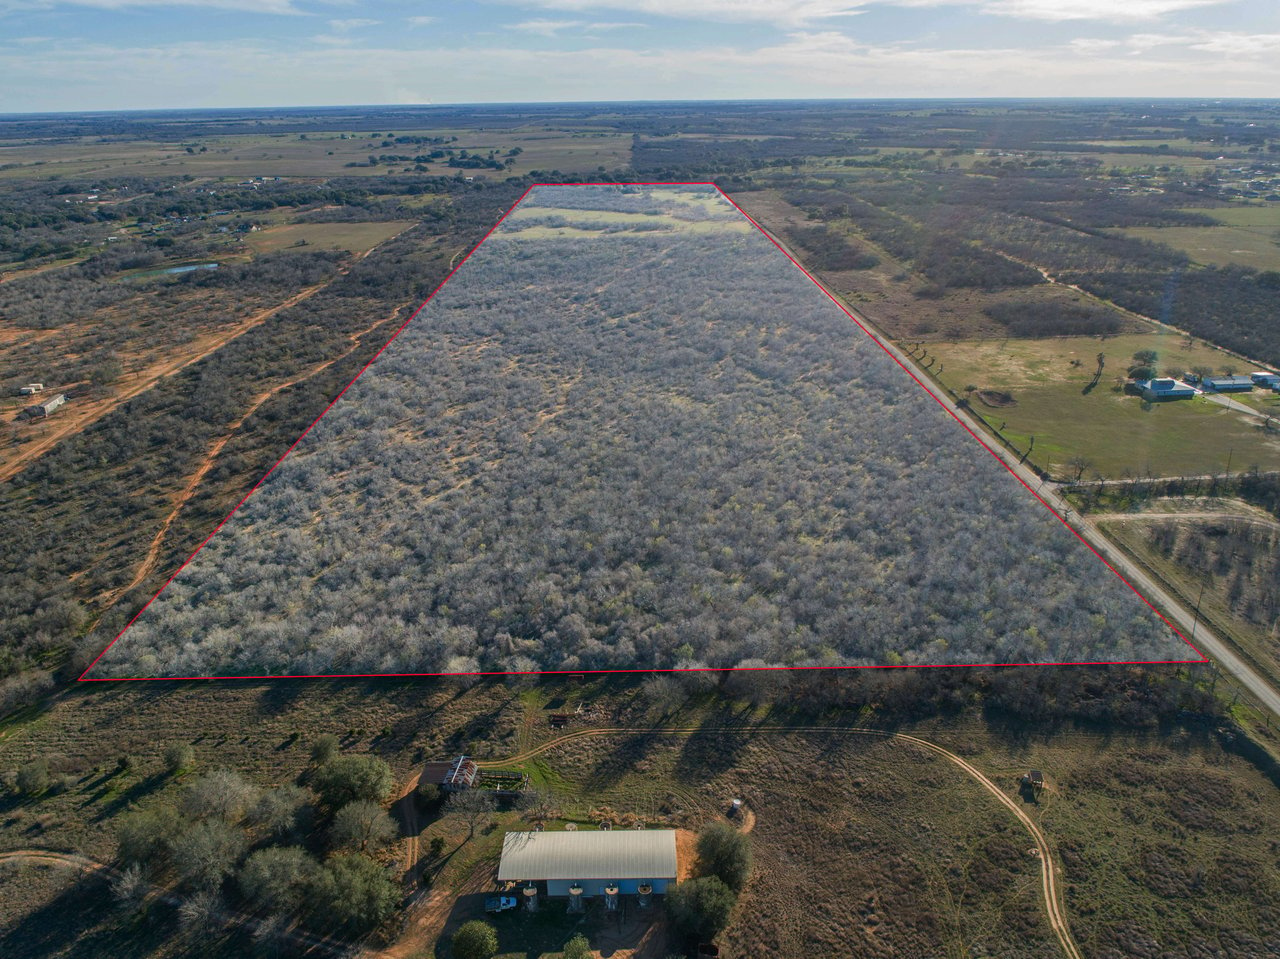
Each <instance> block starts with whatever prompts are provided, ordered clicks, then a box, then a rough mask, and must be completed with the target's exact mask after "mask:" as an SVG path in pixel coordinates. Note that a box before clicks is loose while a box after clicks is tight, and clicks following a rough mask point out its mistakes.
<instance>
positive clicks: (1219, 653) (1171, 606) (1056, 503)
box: [766, 231, 1280, 717]
mask: <svg viewBox="0 0 1280 959" xmlns="http://www.w3.org/2000/svg"><path fill="white" fill-rule="evenodd" d="M766 236H769V238H770V239H772V240H773V241H774V243H777V244H778V246H779V248H781V249H783V252H786V249H785V247H782V245H781V244H780V243H778V240H777V239H776V238H775V237H773V236H772V234H769V233H768V232H767V231H766ZM788 255H790V254H788ZM792 259H793V260H794V257H793V258H792ZM797 266H799V263H798V262H797ZM800 269H802V270H803V269H804V268H803V267H800ZM805 273H807V274H808V271H807V270H805ZM808 275H809V276H810V277H811V278H812V279H813V281H814V282H815V283H818V286H819V287H820V288H821V289H822V290H823V292H825V293H826V294H827V296H829V297H830V298H831V300H832V301H833V302H834V303H835V304H836V305H837V306H839V307H840V308H841V309H843V310H844V311H845V312H846V313H848V314H849V316H850V317H851V318H852V319H853V321H854V322H855V323H857V324H858V325H859V326H860V327H861V328H862V329H863V331H864V332H865V333H866V334H867V335H868V336H870V337H871V338H872V339H874V340H875V341H876V342H877V343H879V344H880V346H881V347H883V348H884V349H885V351H887V352H888V353H889V355H890V356H892V357H893V358H894V359H895V360H897V361H898V363H899V364H900V365H901V366H902V368H903V369H904V370H906V372H907V373H908V375H910V376H911V378H912V379H914V380H915V381H916V382H917V383H918V384H919V385H920V386H921V388H923V389H924V390H926V391H927V392H928V393H929V395H931V396H932V397H933V398H934V399H936V400H937V401H938V402H939V403H940V404H941V405H942V407H943V408H944V409H946V410H947V411H948V412H949V413H951V414H952V415H953V416H955V418H956V419H957V420H959V421H960V423H961V424H962V425H964V426H965V427H966V428H967V429H968V430H969V431H970V432H971V433H973V435H974V436H976V437H978V438H979V439H981V441H982V443H983V445H984V446H986V447H987V449H989V450H990V451H991V452H992V453H994V454H995V455H997V456H999V457H1000V459H1001V460H1002V461H1003V462H1004V463H1005V465H1006V466H1008V467H1009V469H1010V470H1011V471H1012V472H1013V474H1014V475H1015V476H1017V477H1018V479H1019V480H1021V481H1022V483H1023V485H1024V486H1026V487H1027V489H1028V490H1030V491H1031V492H1032V493H1033V495H1035V496H1036V497H1037V498H1039V499H1040V500H1041V501H1042V502H1043V503H1044V504H1045V505H1046V506H1048V507H1049V508H1050V509H1052V510H1053V511H1054V512H1055V513H1057V514H1058V516H1059V517H1065V516H1070V515H1074V512H1075V511H1074V510H1073V509H1072V508H1071V506H1070V504H1068V503H1067V502H1065V501H1064V500H1063V499H1062V498H1061V497H1060V496H1059V494H1058V492H1057V490H1056V489H1055V488H1054V486H1053V484H1052V483H1042V482H1041V480H1040V477H1039V476H1037V475H1036V474H1035V473H1033V472H1032V471H1031V469H1030V468H1029V467H1027V466H1025V465H1023V464H1022V463H1020V462H1019V461H1018V458H1017V457H1015V456H1014V455H1013V454H1012V453H1010V452H1009V451H1008V450H1006V449H1004V448H1003V447H1002V446H1000V445H999V444H998V443H993V442H987V440H986V439H985V438H984V433H983V430H982V428H981V427H980V426H979V425H978V424H977V423H976V422H974V421H973V419H972V418H971V417H970V416H969V415H968V413H967V412H966V411H965V410H964V409H963V408H961V407H959V406H958V405H957V404H956V402H955V401H954V400H952V399H951V398H950V397H949V396H947V395H946V393H945V392H943V391H942V390H941V388H939V387H935V386H934V385H933V383H932V382H931V381H930V380H929V379H928V377H927V376H925V375H924V374H923V373H921V372H920V371H919V370H918V368H917V367H916V365H915V363H914V362H913V361H912V360H911V358H910V357H908V356H907V355H906V354H905V353H903V352H902V351H901V350H899V349H898V348H897V347H896V346H894V345H893V344H892V343H890V342H889V341H888V340H887V339H885V338H884V337H882V336H879V335H878V334H877V333H876V332H875V331H874V328H873V327H872V326H871V324H870V321H868V320H867V319H866V318H865V317H863V316H861V315H860V314H858V313H857V311H855V310H854V309H853V308H852V307H850V306H849V305H848V304H846V303H844V302H843V301H842V300H840V299H839V298H838V297H836V296H835V295H834V294H833V293H831V291H830V290H828V289H827V288H826V287H825V286H823V285H822V284H821V283H819V282H818V280H817V278H816V277H813V275H812V274H808ZM1063 522H1064V523H1066V520H1065V519H1064V520H1063ZM1067 525H1068V526H1070V525H1071V524H1070V523H1067ZM1071 528H1072V529H1073V530H1075V531H1076V532H1077V533H1079V534H1080V536H1081V537H1082V538H1083V539H1084V540H1085V541H1086V542H1087V543H1088V544H1089V545H1090V546H1092V547H1093V549H1094V550H1095V551H1096V552H1097V553H1098V554H1099V555H1100V556H1101V557H1102V558H1103V559H1104V560H1105V561H1106V562H1107V563H1108V564H1109V565H1110V566H1111V568H1112V569H1114V570H1115V571H1116V572H1118V573H1120V575H1122V576H1123V577H1124V578H1125V579H1127V580H1128V581H1129V583H1130V584H1131V585H1133V586H1134V587H1135V588H1136V589H1137V590H1138V591H1139V592H1140V593H1142V595H1143V596H1145V597H1146V599H1147V600H1148V601H1149V602H1151V603H1153V604H1154V605H1156V606H1158V607H1160V609H1162V610H1163V611H1164V612H1165V614H1166V616H1167V617H1168V618H1169V619H1170V620H1172V621H1173V622H1174V623H1175V624H1176V625H1177V626H1178V628H1179V629H1181V630H1182V632H1183V634H1184V635H1186V636H1188V637H1190V636H1191V634H1192V633H1193V632H1194V633H1195V646H1196V648H1197V649H1199V650H1200V652H1201V653H1203V654H1205V655H1207V656H1209V657H1210V658H1212V659H1213V660H1215V661H1216V662H1217V663H1218V664H1219V665H1220V666H1222V668H1223V669H1225V670H1226V671H1227V672H1229V673H1231V674H1232V675H1233V676H1235V678H1236V679H1237V680H1239V681H1240V682H1241V683H1242V684H1243V685H1244V687H1245V688H1246V689H1248V690H1249V692H1250V693H1252V694H1253V695H1254V697H1256V698H1257V700H1258V701H1259V702H1260V703H1261V704H1262V705H1263V706H1264V708H1266V709H1269V710H1270V711H1271V712H1272V713H1273V714H1274V715H1275V716H1277V717H1280V690H1278V689H1277V688H1276V687H1275V686H1273V685H1272V684H1271V683H1269V682H1267V681H1266V680H1265V679H1263V678H1262V676H1260V675H1259V674H1258V673H1257V672H1255V671H1254V670H1253V669H1252V668H1251V667H1249V666H1248V665H1247V664H1246V663H1245V662H1244V661H1243V660H1242V659H1241V658H1240V657H1239V656H1237V655H1236V654H1235V653H1234V652H1233V651H1232V650H1231V648H1230V646H1229V645H1228V644H1227V643H1226V642H1224V641H1223V640H1222V638H1221V637H1219V636H1217V635H1216V634H1215V633H1214V632H1213V631H1212V630H1211V629H1209V628H1208V627H1207V626H1205V624H1204V623H1202V622H1199V621H1198V617H1197V616H1195V615H1194V614H1193V613H1192V611H1191V610H1188V609H1186V608H1185V607H1184V606H1183V605H1182V604H1181V603H1180V602H1179V601H1178V600H1177V599H1176V598H1175V597H1174V596H1173V595H1172V594H1171V593H1169V592H1167V591H1166V590H1165V589H1164V588H1163V587H1162V586H1161V585H1159V584H1158V583H1156V582H1155V580H1153V579H1152V578H1151V577H1150V576H1148V575H1147V574H1146V573H1145V572H1143V570H1142V569H1141V568H1140V567H1139V566H1138V565H1137V564H1136V563H1134V562H1132V561H1131V560H1130V559H1129V558H1128V557H1126V556H1125V555H1123V554H1122V553H1121V552H1120V551H1119V550H1117V549H1115V548H1114V547H1112V546H1111V544H1110V542H1109V541H1108V540H1107V538H1106V537H1105V536H1104V535H1103V534H1102V532H1101V531H1100V530H1099V529H1098V528H1097V527H1096V526H1094V525H1093V524H1092V523H1089V522H1082V523H1080V524H1079V525H1078V526H1071ZM1187 652H1188V658H1190V657H1191V655H1192V650H1190V649H1188V650H1187Z"/></svg>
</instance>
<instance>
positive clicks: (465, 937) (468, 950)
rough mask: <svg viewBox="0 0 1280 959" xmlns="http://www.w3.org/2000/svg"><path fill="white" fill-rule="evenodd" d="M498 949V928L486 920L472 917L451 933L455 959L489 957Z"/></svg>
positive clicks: (486, 958) (483, 958) (488, 958)
mask: <svg viewBox="0 0 1280 959" xmlns="http://www.w3.org/2000/svg"><path fill="white" fill-rule="evenodd" d="M497 951H498V930H496V929H494V928H493V926H491V925H489V923H487V922H483V921H481V920H479V919H472V920H471V921H470V922H464V923H463V924H462V926H461V927H460V928H459V929H458V931H457V932H455V933H454V934H453V955H454V957H455V959H490V957H491V956H493V955H494V954H495V953H497Z"/></svg>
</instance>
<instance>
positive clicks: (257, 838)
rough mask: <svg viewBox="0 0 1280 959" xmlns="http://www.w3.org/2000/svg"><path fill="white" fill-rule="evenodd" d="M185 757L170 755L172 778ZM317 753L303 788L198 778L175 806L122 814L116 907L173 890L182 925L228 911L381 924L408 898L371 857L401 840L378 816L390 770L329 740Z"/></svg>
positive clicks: (354, 927)
mask: <svg viewBox="0 0 1280 959" xmlns="http://www.w3.org/2000/svg"><path fill="white" fill-rule="evenodd" d="M187 750H188V751H187V752H183V751H182V749H181V748H180V747H179V748H177V749H175V750H172V752H173V755H172V756H169V755H168V754H167V755H166V761H167V764H168V765H169V767H170V770H171V773H172V774H174V775H180V774H181V773H182V772H184V771H185V770H186V769H187V768H188V767H189V766H190V765H191V762H192V756H191V754H190V752H189V747H187ZM315 755H316V757H317V760H318V763H317V765H316V766H315V767H314V768H313V769H311V770H310V771H309V773H308V774H306V775H304V777H303V781H302V784H297V783H287V784H285V785H281V786H276V787H274V788H272V789H261V788H258V787H257V786H255V785H253V784H251V783H249V782H247V781H246V780H245V779H244V778H242V777H241V776H240V775H239V774H238V773H235V772H232V771H229V770H214V771H212V772H209V773H206V774H205V775H202V776H199V777H197V778H194V779H191V780H190V782H188V783H187V784H186V786H185V787H184V788H183V789H182V791H181V793H180V794H179V797H178V800H177V802H176V803H165V802H160V803H157V804H152V805H149V806H146V807H144V808H142V809H139V810H135V811H133V812H130V813H128V814H126V815H125V816H124V817H122V819H121V820H120V823H119V826H118V831H117V836H118V842H119V846H118V856H119V859H120V861H121V863H122V864H123V865H124V867H125V871H124V874H123V879H122V880H120V881H118V882H117V885H116V893H117V897H118V898H119V899H120V900H121V901H122V902H123V903H124V904H125V905H127V906H136V905H137V904H138V902H139V899H138V894H139V891H140V889H141V888H142V886H141V884H140V881H143V882H161V883H173V884H175V885H176V886H177V887H178V888H179V889H180V890H182V891H183V893H184V896H185V897H186V898H187V906H189V907H190V908H189V909H187V906H184V909H185V910H186V912H184V913H183V915H184V918H190V919H196V918H201V919H210V918H212V917H213V916H215V915H216V914H217V913H218V912H220V911H221V910H222V909H223V907H224V904H230V905H235V906H239V907H243V908H245V909H247V910H249V911H251V912H253V913H255V914H259V915H265V916H267V917H269V918H270V919H271V920H273V921H277V922H281V923H285V922H294V921H301V922H304V923H306V924H307V925H309V926H310V927H312V928H315V929H319V930H325V931H341V932H343V933H361V932H365V931H368V930H369V929H372V928H373V927H375V926H377V925H378V924H379V923H381V922H382V921H383V920H385V919H386V918H387V916H388V915H390V913H391V911H392V910H393V909H394V908H395V906H396V904H397V903H398V902H399V898H400V891H399V887H398V885H397V884H396V882H395V881H394V880H393V879H392V878H391V876H390V875H389V874H388V872H387V870H386V869H385V868H384V867H383V866H382V865H381V864H380V863H379V862H378V861H377V860H376V859H375V858H373V857H374V856H376V854H377V853H379V852H380V851H381V850H382V848H383V847H385V846H386V845H387V844H388V843H389V842H391V841H392V840H393V839H395V838H397V837H398V836H399V829H398V827H397V826H396V824H395V822H394V821H393V820H392V819H391V817H390V816H388V815H387V813H386V810H385V809H383V807H382V803H383V802H384V801H385V800H386V798H387V796H388V794H389V793H390V789H391V771H390V769H389V768H388V767H387V765H386V763H384V762H383V761H382V760H380V759H377V758H376V757H373V756H367V755H350V756H345V755H333V754H332V750H331V749H329V748H327V746H326V744H324V743H323V742H321V743H318V744H317V749H316V751H315ZM325 756H328V758H324V757H325ZM187 912H190V913H192V915H191V916H187V914H186V913H187Z"/></svg>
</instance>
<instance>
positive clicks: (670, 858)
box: [498, 829, 679, 898]
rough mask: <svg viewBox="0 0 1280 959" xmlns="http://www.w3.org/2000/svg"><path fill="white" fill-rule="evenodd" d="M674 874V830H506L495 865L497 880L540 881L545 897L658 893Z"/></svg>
mask: <svg viewBox="0 0 1280 959" xmlns="http://www.w3.org/2000/svg"><path fill="white" fill-rule="evenodd" d="M678 875H679V870H678V868H677V864H676V832H675V830H674V829H609V830H601V831H592V832H587V831H585V830H577V831H574V832H570V831H568V830H565V831H563V832H509V833H507V834H506V836H505V837H504V838H503V840H502V860H501V862H499V864H498V881H499V882H502V883H507V882H514V883H538V882H543V883H546V886H547V895H548V896H569V895H570V892H569V890H570V888H571V887H572V888H574V889H575V893H574V895H575V897H577V896H581V897H587V898H589V897H591V896H604V895H610V894H612V895H615V896H616V895H618V894H622V895H634V894H637V893H638V892H639V891H640V889H641V887H645V888H646V895H647V894H648V893H658V894H662V893H664V892H666V891H667V887H668V886H674V885H675V884H676V878H677V876H678ZM578 889H581V892H580V893H578V892H576V890H578ZM609 890H613V892H612V893H610V892H609Z"/></svg>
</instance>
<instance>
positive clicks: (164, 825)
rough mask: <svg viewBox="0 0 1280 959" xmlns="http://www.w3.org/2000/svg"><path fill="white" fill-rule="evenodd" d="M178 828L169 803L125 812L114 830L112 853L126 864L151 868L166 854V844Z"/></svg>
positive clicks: (178, 825)
mask: <svg viewBox="0 0 1280 959" xmlns="http://www.w3.org/2000/svg"><path fill="white" fill-rule="evenodd" d="M181 831H182V820H181V819H180V818H179V816H178V812H177V810H176V809H174V808H173V807H172V806H155V807H152V808H150V809H140V810H136V811H133V812H128V813H125V814H124V815H123V816H122V817H121V818H120V824H119V826H118V827H117V830H116V843H117V848H116V854H117V855H118V856H119V857H120V860H121V862H123V863H125V864H126V865H133V864H136V865H139V866H143V867H144V868H152V867H155V866H158V865H160V864H162V863H163V862H164V861H165V859H166V857H167V856H168V852H169V847H170V844H171V843H172V842H173V840H175V839H176V838H177V837H178V834H179V833H180V832H181Z"/></svg>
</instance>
